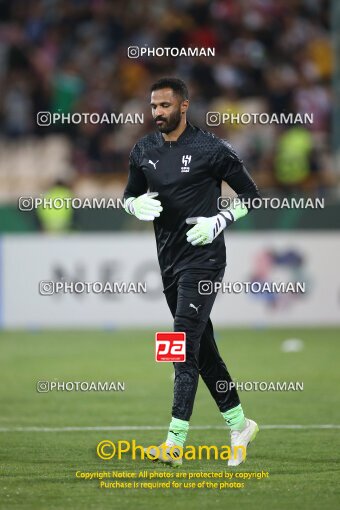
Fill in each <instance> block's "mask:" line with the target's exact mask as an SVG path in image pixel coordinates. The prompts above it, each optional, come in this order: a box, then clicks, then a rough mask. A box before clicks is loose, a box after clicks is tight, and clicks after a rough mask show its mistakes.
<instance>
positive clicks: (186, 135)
mask: <svg viewBox="0 0 340 510" xmlns="http://www.w3.org/2000/svg"><path fill="white" fill-rule="evenodd" d="M194 133H195V128H194V126H193V125H192V124H190V122H187V125H186V128H185V130H184V131H183V133H182V134H181V135H180V136H179V137H178V138H177V140H176V141H171V142H168V141H166V140H164V138H163V135H162V133H161V132H159V133H158V134H159V136H160V137H161V140H162V141H163V143H164V145H168V146H170V145H171V146H172V145H180V144H182V143H186V142H188V140H190V139H191V138H192V137H193V135H194Z"/></svg>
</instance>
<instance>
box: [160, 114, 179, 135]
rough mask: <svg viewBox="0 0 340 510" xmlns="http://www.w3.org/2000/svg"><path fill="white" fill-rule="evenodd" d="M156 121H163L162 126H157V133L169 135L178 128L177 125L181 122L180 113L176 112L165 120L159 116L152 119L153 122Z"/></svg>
mask: <svg viewBox="0 0 340 510" xmlns="http://www.w3.org/2000/svg"><path fill="white" fill-rule="evenodd" d="M157 120H163V121H164V123H163V124H161V125H160V126H157V128H158V129H159V131H160V132H161V133H165V134H168V133H171V131H174V130H175V129H176V128H177V127H178V125H179V123H180V122H181V111H180V110H176V111H175V112H174V113H172V114H171V115H169V117H168V119H165V118H164V117H162V116H161V115H160V116H158V117H156V118H155V119H154V121H155V122H156V121H157Z"/></svg>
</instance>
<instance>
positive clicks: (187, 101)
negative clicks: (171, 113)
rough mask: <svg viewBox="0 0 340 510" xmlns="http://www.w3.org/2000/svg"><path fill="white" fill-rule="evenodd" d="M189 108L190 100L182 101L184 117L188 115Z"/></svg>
mask: <svg viewBox="0 0 340 510" xmlns="http://www.w3.org/2000/svg"><path fill="white" fill-rule="evenodd" d="M188 108H189V100H188V99H185V100H184V101H182V103H181V113H182V115H183V113H186V111H187V109H188Z"/></svg>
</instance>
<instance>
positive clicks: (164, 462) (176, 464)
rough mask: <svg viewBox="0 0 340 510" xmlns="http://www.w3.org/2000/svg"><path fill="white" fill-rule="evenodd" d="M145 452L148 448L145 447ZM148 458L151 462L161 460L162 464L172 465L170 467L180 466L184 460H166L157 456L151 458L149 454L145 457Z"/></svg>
mask: <svg viewBox="0 0 340 510" xmlns="http://www.w3.org/2000/svg"><path fill="white" fill-rule="evenodd" d="M144 453H146V450H145V449H144ZM144 458H146V459H147V460H150V461H151V462H160V463H161V464H166V465H167V466H170V467H173V468H178V467H180V466H181V465H182V462H180V461H176V460H175V461H171V460H169V461H166V460H162V459H159V458H158V457H155V458H154V459H151V458H150V457H148V456H147V455H146V456H145V457H144Z"/></svg>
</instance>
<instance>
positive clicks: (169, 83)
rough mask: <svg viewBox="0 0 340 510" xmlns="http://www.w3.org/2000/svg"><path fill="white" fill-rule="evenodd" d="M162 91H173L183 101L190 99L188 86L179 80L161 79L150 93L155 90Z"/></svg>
mask: <svg viewBox="0 0 340 510" xmlns="http://www.w3.org/2000/svg"><path fill="white" fill-rule="evenodd" d="M160 89H172V90H173V92H174V94H176V95H177V96H180V97H181V99H182V100H183V101H184V100H185V99H189V92H188V88H187V86H186V84H185V83H184V81H182V80H179V79H178V78H161V79H160V80H158V81H156V82H155V83H154V84H153V85H152V86H151V89H150V91H151V92H153V91H154V90H160Z"/></svg>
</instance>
